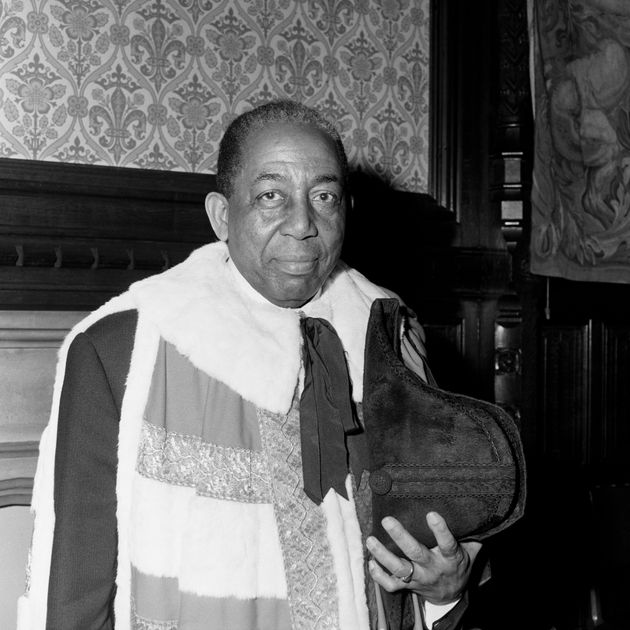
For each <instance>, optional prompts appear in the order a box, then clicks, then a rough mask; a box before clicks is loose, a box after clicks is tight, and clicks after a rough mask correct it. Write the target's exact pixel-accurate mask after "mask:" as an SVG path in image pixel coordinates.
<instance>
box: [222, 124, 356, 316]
mask: <svg viewBox="0 0 630 630" xmlns="http://www.w3.org/2000/svg"><path fill="white" fill-rule="evenodd" d="M243 156H244V160H243V166H242V169H241V172H240V173H239V174H238V176H237V177H236V178H235V180H234V186H233V190H234V192H233V193H232V195H231V197H230V198H229V199H228V205H229V209H228V214H227V231H228V241H227V242H228V249H229V251H230V255H231V257H232V260H233V261H234V264H235V265H236V267H237V269H238V270H239V271H240V272H241V274H242V275H243V276H244V277H245V279H246V280H247V281H248V282H249V283H250V284H251V285H252V286H253V287H254V288H255V289H256V290H257V291H258V292H259V293H260V294H262V295H263V296H264V297H266V298H267V299H268V300H269V301H270V302H273V303H274V304H276V305H278V306H283V307H292V308H294V307H298V306H302V304H304V303H306V302H307V301H308V300H310V299H311V297H313V295H314V294H315V293H316V292H317V291H318V289H319V288H320V287H321V286H322V284H323V283H324V281H325V280H326V278H327V277H328V275H329V274H330V272H331V271H332V269H333V267H334V266H335V264H336V262H337V260H338V259H339V254H340V252H341V245H342V242H343V235H344V227H345V217H346V199H345V190H344V182H343V173H342V169H341V166H340V165H339V161H338V159H337V156H336V153H335V147H334V144H333V142H332V140H331V139H330V138H328V136H326V135H325V134H324V133H323V132H321V131H319V130H318V129H316V128H314V127H310V126H304V125H296V124H294V123H274V124H271V125H269V126H268V127H266V128H265V129H263V130H260V131H255V132H253V133H252V134H251V135H250V136H249V137H248V139H247V141H246V145H245V147H244V148H243Z"/></svg>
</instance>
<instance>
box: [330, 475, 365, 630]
mask: <svg viewBox="0 0 630 630" xmlns="http://www.w3.org/2000/svg"><path fill="white" fill-rule="evenodd" d="M346 491H347V492H348V499H349V500H346V499H344V498H343V497H341V496H340V495H338V494H337V493H336V492H335V491H334V490H333V489H332V488H331V489H330V490H329V491H328V494H327V495H326V496H325V498H324V501H323V503H322V509H323V511H324V515H325V516H326V524H327V535H328V542H329V544H330V550H331V554H332V558H333V562H334V565H335V573H336V575H337V599H338V602H339V626H340V628H341V630H363V629H365V628H369V613H368V607H367V600H366V596H365V577H364V570H363V546H362V543H361V530H360V528H359V523H358V520H357V514H356V506H355V503H354V497H353V494H352V492H353V487H352V478H351V476H350V475H348V477H347V478H346Z"/></svg>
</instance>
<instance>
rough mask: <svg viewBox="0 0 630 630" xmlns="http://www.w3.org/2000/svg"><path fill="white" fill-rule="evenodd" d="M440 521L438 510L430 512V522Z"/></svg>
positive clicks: (428, 521)
mask: <svg viewBox="0 0 630 630" xmlns="http://www.w3.org/2000/svg"><path fill="white" fill-rule="evenodd" d="M439 522H440V521H439V517H438V515H437V513H436V512H429V513H428V514H427V523H430V524H431V525H437V524H438V523H439Z"/></svg>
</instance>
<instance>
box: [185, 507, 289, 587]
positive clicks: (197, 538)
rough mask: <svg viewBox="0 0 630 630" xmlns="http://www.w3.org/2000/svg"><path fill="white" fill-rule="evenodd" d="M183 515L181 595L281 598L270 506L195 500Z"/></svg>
mask: <svg viewBox="0 0 630 630" xmlns="http://www.w3.org/2000/svg"><path fill="white" fill-rule="evenodd" d="M189 514H190V518H189V520H188V529H187V530H186V532H185V534H184V535H185V537H186V538H187V540H188V541H189V543H188V544H187V545H186V552H187V554H186V555H185V556H184V557H182V563H183V564H182V568H181V577H180V586H181V588H182V590H184V591H188V592H190V593H195V594H197V595H206V596H212V597H236V598H238V599H254V598H257V597H263V598H265V597H268V598H278V599H286V598H287V584H286V579H285V574H284V565H283V561H282V549H281V546H280V538H279V535H278V527H277V525H276V518H275V514H274V508H273V506H272V505H270V504H261V503H238V502H236V501H224V500H220V499H211V498H208V497H195V498H194V499H193V500H192V501H191V503H190V506H189ZM226 523H229V524H230V525H229V528H226V527H225V525H226ZM217 567H219V570H217Z"/></svg>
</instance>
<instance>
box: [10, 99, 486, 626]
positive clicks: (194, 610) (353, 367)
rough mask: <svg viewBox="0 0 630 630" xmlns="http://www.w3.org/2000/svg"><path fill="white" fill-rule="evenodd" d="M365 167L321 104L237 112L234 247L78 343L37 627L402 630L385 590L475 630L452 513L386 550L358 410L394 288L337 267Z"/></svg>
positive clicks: (95, 319)
mask: <svg viewBox="0 0 630 630" xmlns="http://www.w3.org/2000/svg"><path fill="white" fill-rule="evenodd" d="M347 170H348V167H347V161H346V156H345V153H344V149H343V145H342V143H341V140H340V138H339V136H338V134H337V132H336V131H335V129H334V127H333V126H332V125H330V124H329V123H328V122H327V121H326V120H325V119H323V118H322V117H321V116H320V115H319V114H318V113H317V112H315V111H314V110H311V109H309V108H307V107H304V106H302V105H299V104H296V103H292V102H286V101H280V102H275V103H270V104H268V105H265V106H262V107H259V108H257V109H255V110H253V111H251V112H248V113H246V114H244V115H242V116H240V117H238V118H237V119H236V120H235V121H234V122H233V123H232V124H231V125H230V127H229V128H228V130H227V132H226V134H225V136H224V138H223V140H222V143H221V147H220V152H219V161H218V174H217V181H218V192H211V193H210V194H209V195H208V197H207V200H206V209H207V213H208V216H209V219H210V223H211V224H212V227H213V229H214V231H215V233H216V235H217V236H218V238H219V242H217V243H213V244H211V245H207V246H205V247H202V248H201V249H199V250H197V251H196V252H194V253H193V254H192V255H191V256H190V258H189V259H188V260H186V261H185V262H184V263H182V264H181V265H178V266H176V267H174V268H173V269H170V270H168V271H166V272H164V273H162V274H160V275H157V276H153V277H151V278H148V279H147V280H144V281H142V282H139V283H136V284H135V285H132V287H131V288H130V290H129V291H128V292H126V293H125V294H123V295H122V296H119V297H117V298H114V299H113V300H111V301H110V302H108V303H107V304H106V305H104V306H103V307H101V309H99V310H98V311H96V312H95V313H93V314H91V315H90V316H89V317H88V318H87V319H86V320H84V321H83V322H82V323H81V324H79V325H78V326H77V328H76V329H75V330H74V331H72V333H71V334H70V335H69V337H68V339H67V340H66V342H65V344H64V346H63V347H62V351H61V354H60V357H61V358H60V363H59V368H58V378H57V385H56V388H55V395H54V400H53V409H52V413H51V421H50V423H49V425H48V427H47V429H46V431H45V433H44V436H43V438H42V445H41V455H40V460H39V464H38V472H37V476H36V484H35V490H34V497H33V506H34V511H35V531H34V537H33V545H32V557H31V566H30V585H29V587H28V589H27V593H26V594H25V595H24V597H23V598H21V601H20V611H19V618H20V621H19V628H20V630H27V629H29V630H40V629H41V630H43V629H44V628H48V629H58V630H72V629H77V630H89V629H97V628H98V629H101V628H113V627H115V628H116V629H117V630H120V629H124V628H138V629H139V628H143V629H147V630H149V629H151V630H153V629H155V630H157V629H167V628H168V629H169V630H170V629H176V628H178V629H180V630H192V629H199V630H201V629H202V628H203V629H208V630H213V629H217V630H219V629H233V630H249V629H252V630H253V629H259V628H260V629H274V630H284V629H289V628H296V629H298V628H301V629H315V628H317V629H320V628H321V629H331V630H333V629H342V630H345V629H357V630H358V629H368V628H374V627H377V626H378V627H385V625H384V624H386V623H387V621H386V619H385V616H386V615H387V611H386V610H385V608H386V607H383V605H382V598H381V597H380V590H381V588H383V589H385V590H386V591H389V592H393V591H403V590H404V591H408V592H409V593H411V594H413V596H414V598H415V605H414V606H413V607H412V608H411V610H412V612H413V611H414V610H415V617H416V619H415V621H413V620H412V621H411V623H416V624H417V625H416V626H415V627H418V628H420V627H421V624H422V620H421V617H424V618H425V623H428V624H430V623H431V618H433V619H435V618H436V617H440V616H443V615H444V614H446V615H447V617H446V619H443V622H446V621H447V620H448V619H449V618H450V619H451V622H449V623H448V625H447V626H446V627H451V628H454V627H459V619H460V618H461V614H462V610H463V608H465V602H464V601H463V600H462V601H460V603H459V604H457V602H458V601H459V600H460V598H461V597H462V594H463V592H464V589H465V586H466V582H467V579H468V577H469V575H470V570H471V564H472V562H473V560H474V557H475V555H476V553H477V551H478V549H479V544H477V543H472V542H471V543H464V544H461V545H460V544H458V543H457V541H455V540H454V538H453V536H452V535H451V534H450V532H449V529H448V527H447V524H446V523H445V522H444V520H443V519H442V518H441V517H440V516H439V515H438V514H435V513H430V514H429V515H428V516H427V522H428V524H429V526H430V528H431V529H432V531H433V532H434V534H435V538H436V540H437V542H438V545H437V546H436V547H435V548H434V549H427V548H426V547H423V546H422V545H421V544H420V543H418V542H416V541H415V540H414V539H413V538H412V537H411V536H410V535H409V534H408V533H407V532H406V531H405V530H404V529H403V528H402V526H401V525H400V524H399V523H398V522H397V521H396V520H395V519H394V518H392V517H388V518H387V519H385V522H384V527H385V529H386V531H387V532H388V533H389V534H390V535H391V537H392V538H393V540H394V541H395V542H396V543H397V545H398V547H399V548H400V553H399V554H398V555H395V554H392V553H391V552H390V551H388V550H387V549H386V548H385V547H384V546H383V545H382V544H381V542H380V541H378V540H376V539H375V538H373V537H371V536H368V534H369V531H367V529H368V527H369V525H368V521H367V519H366V518H365V511H366V510H365V509H363V508H365V506H366V505H368V504H369V489H368V486H366V484H365V483H364V479H363V477H365V474H364V465H363V464H364V461H365V460H364V458H362V453H364V437H365V436H364V435H363V430H362V426H361V422H360V420H359V418H358V417H357V415H356V413H355V412H356V410H357V409H359V410H360V403H361V398H362V371H363V352H364V346H365V332H366V326H367V321H368V316H369V311H370V305H371V303H372V302H373V301H374V300H375V299H377V298H382V297H388V295H389V294H388V293H387V292H385V291H384V290H383V289H381V288H380V287H377V286H376V285H374V284H372V283H370V282H369V281H368V280H367V279H366V278H365V277H363V276H362V275H361V274H359V273H358V272H357V271H355V270H353V269H350V268H348V267H347V266H345V265H344V264H343V263H342V262H340V261H339V255H340V250H341V246H342V242H343V237H344V225H345V215H346V210H347V207H348V206H349V204H350V201H349V199H348V194H347V191H346V180H347ZM409 348H412V345H411V344H409ZM415 359H416V360H415V363H416V365H418V366H420V369H421V366H422V357H419V356H418V355H416V357H415ZM322 392H323V396H324V398H326V404H330V405H332V406H333V408H334V409H335V410H336V411H335V413H334V414H332V415H333V416H338V419H337V420H332V421H331V420H330V418H329V417H321V416H322V415H324V416H325V415H326V414H321V413H320V414H319V416H320V417H318V409H319V410H321V408H322V407H321V405H322V400H323V398H322ZM313 418H315V420H314V422H315V425H313V424H312V423H313ZM317 422H322V423H323V422H330V423H331V424H330V425H329V426H328V427H327V428H326V429H321V427H320V428H318V427H317ZM313 426H314V428H313ZM322 435H323V436H324V438H323V439H322V438H321V437H320V436H322ZM53 479H54V481H53ZM366 546H367V551H366V549H365V547H366ZM412 616H413V614H412ZM114 620H115V621H114ZM396 623H397V624H398V627H403V626H404V624H405V623H407V622H404V621H402V622H401V621H398V622H396ZM391 627H392V628H393V626H391ZM429 627H430V625H429Z"/></svg>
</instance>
